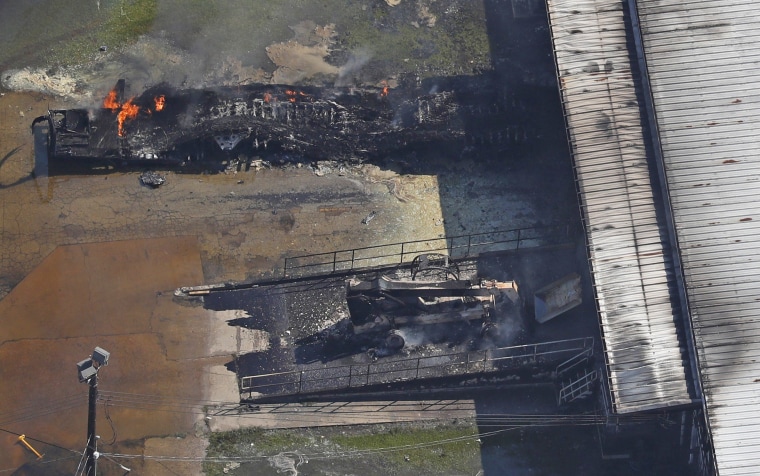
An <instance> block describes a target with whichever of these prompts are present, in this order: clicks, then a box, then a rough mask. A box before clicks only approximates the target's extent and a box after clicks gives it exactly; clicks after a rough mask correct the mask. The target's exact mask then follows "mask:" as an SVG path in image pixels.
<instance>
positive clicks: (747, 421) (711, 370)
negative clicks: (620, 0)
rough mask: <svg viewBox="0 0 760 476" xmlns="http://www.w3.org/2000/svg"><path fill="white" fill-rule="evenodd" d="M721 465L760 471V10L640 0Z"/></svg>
mask: <svg viewBox="0 0 760 476" xmlns="http://www.w3.org/2000/svg"><path fill="white" fill-rule="evenodd" d="M637 10H638V16H639V20H640V23H641V35H642V40H643V45H644V52H645V54H646V64H647V70H648V74H649V79H650V86H651V89H652V96H653V102H654V110H655V114H656V117H657V126H658V128H659V134H660V141H661V144H662V156H663V161H664V165H665V170H666V176H667V185H668V189H669V193H670V196H671V205H672V210H673V216H674V222H675V227H676V234H677V236H678V244H679V246H680V253H681V257H682V262H683V265H684V275H685V276H684V277H685V282H686V288H687V296H688V300H689V307H690V311H691V318H692V325H693V329H694V335H695V339H696V341H697V349H698V355H699V368H700V373H701V377H702V389H703V392H704V395H705V406H706V413H707V418H708V422H709V427H710V431H711V434H712V440H713V446H714V450H715V460H716V466H717V470H718V472H719V474H721V475H728V474H732V475H733V474H752V475H754V474H757V473H758V471H760V470H759V469H758V468H760V284H758V278H759V277H760V258H759V256H760V216H759V214H758V212H759V211H760V136H759V134H758V125H759V124H760V66H759V64H760V63H759V62H760V9H758V4H757V2H756V1H750V0H699V1H684V0H637Z"/></svg>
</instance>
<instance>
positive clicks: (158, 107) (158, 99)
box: [153, 94, 166, 112]
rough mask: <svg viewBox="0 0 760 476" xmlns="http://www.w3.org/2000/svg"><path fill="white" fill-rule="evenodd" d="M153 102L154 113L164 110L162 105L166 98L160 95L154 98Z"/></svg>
mask: <svg viewBox="0 0 760 476" xmlns="http://www.w3.org/2000/svg"><path fill="white" fill-rule="evenodd" d="M153 102H154V103H155V104H156V112H158V111H161V110H163V109H164V104H166V96H164V95H163V94H162V95H160V96H157V97H154V98H153Z"/></svg>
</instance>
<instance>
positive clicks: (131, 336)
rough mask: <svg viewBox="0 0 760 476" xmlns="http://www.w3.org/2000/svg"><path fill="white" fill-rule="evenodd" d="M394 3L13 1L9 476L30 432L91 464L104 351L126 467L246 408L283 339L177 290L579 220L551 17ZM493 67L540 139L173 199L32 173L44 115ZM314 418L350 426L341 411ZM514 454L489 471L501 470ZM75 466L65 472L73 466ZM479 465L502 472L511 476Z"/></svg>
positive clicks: (8, 155)
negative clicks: (126, 100)
mask: <svg viewBox="0 0 760 476" xmlns="http://www.w3.org/2000/svg"><path fill="white" fill-rule="evenodd" d="M391 3H397V2H386V1H381V0H373V1H365V2H345V1H341V0H330V1H325V2H322V3H321V4H315V3H313V2H304V1H298V0H293V1H286V2H275V4H273V2H253V3H250V2H237V1H233V0H229V1H219V2H193V5H192V8H190V7H188V6H187V4H185V3H184V2H183V3H182V4H181V5H180V4H178V2H174V1H172V0H162V1H158V2H153V1H148V0H140V1H132V2H129V1H119V2H117V1H106V0H102V1H97V2H95V1H93V2H84V3H81V2H80V3H77V4H76V6H72V5H69V4H68V2H57V1H40V2H31V3H28V4H24V5H23V6H22V5H20V4H19V5H16V4H8V2H5V3H3V4H2V7H0V24H1V25H0V26H2V28H0V32H2V37H0V41H2V42H3V44H4V46H8V47H7V48H2V49H0V51H2V53H0V70H3V71H4V72H3V75H2V78H0V79H2V88H0V93H1V94H2V96H0V203H1V206H0V299H2V300H0V320H2V322H1V323H0V324H2V326H0V327H1V328H2V331H0V361H1V362H2V366H0V381H1V382H3V383H2V390H3V395H4V397H3V399H2V401H1V402H0V427H1V428H3V429H5V430H7V431H9V432H11V433H6V434H5V436H3V438H2V440H0V441H2V442H4V444H2V445H0V462H3V464H2V465H0V470H3V471H5V470H12V468H15V467H17V466H19V465H22V464H24V463H27V462H31V461H33V457H30V454H29V453H28V452H27V451H26V450H25V449H24V448H23V447H21V446H20V445H19V444H18V443H17V439H16V435H15V434H14V433H25V434H27V435H28V436H33V437H35V438H38V439H39V440H42V441H45V442H50V443H55V444H57V445H59V446H62V447H65V448H71V449H75V450H77V451H79V450H81V448H82V447H83V444H84V439H85V431H86V392H85V391H86V388H85V386H84V385H82V384H79V383H78V382H77V381H76V380H75V378H76V377H75V375H74V370H73V369H74V363H76V362H78V361H79V360H81V359H82V358H84V357H86V356H87V355H88V353H89V352H90V351H91V350H92V348H93V347H94V346H102V347H104V348H106V349H107V350H109V351H111V353H112V358H111V363H110V365H109V366H108V367H107V368H104V369H103V371H102V379H101V392H102V395H103V396H104V397H105V398H104V399H103V401H102V402H101V404H102V406H100V407H99V408H98V428H99V430H98V432H99V434H100V435H101V437H102V440H101V441H102V443H103V444H105V443H108V442H110V441H111V440H112V439H113V440H114V444H115V445H116V446H115V447H113V448H114V449H113V450H111V452H112V453H118V452H123V453H133V454H141V453H144V454H164V455H190V456H194V457H198V456H202V455H203V448H204V445H205V439H204V438H203V435H205V434H206V433H207V431H208V426H209V425H208V424H207V423H205V422H204V421H203V420H202V417H203V411H202V410H203V408H202V407H203V406H204V405H205V406H214V405H216V404H219V403H225V402H227V403H229V402H234V401H235V400H236V399H237V387H236V383H235V379H234V374H232V373H231V372H229V370H228V369H227V368H226V367H225V364H227V363H229V361H230V359H231V357H232V356H235V355H240V354H243V353H246V352H252V351H256V350H261V349H263V348H264V347H266V346H267V345H268V336H267V335H265V334H263V333H261V332H256V331H257V329H247V328H245V327H241V326H230V325H228V322H227V321H228V320H230V319H235V318H239V317H240V316H234V315H233V316H219V315H216V314H210V313H209V311H208V310H205V309H203V308H202V307H200V306H197V305H196V306H194V305H189V304H187V303H178V302H176V301H175V300H174V298H173V297H172V291H173V290H174V289H175V288H177V287H180V286H186V285H197V284H202V283H215V282H222V281H241V280H250V279H254V278H262V277H267V278H273V277H277V276H280V275H282V273H283V271H282V270H283V260H284V258H285V257H288V256H294V255H301V254H306V253H317V252H325V251H333V250H339V249H349V248H355V247H361V246H368V245H374V244H377V243H393V242H402V241H409V240H416V239H429V238H437V237H441V236H452V235H461V234H464V233H478V232H484V231H492V230H493V229H511V228H519V227H531V226H539V225H546V224H554V223H564V222H566V221H571V222H572V221H576V220H577V217H578V212H577V207H576V203H575V199H576V198H575V193H574V190H575V189H574V184H573V177H572V173H571V169H570V162H569V156H568V153H567V146H566V140H565V133H564V126H563V123H562V117H561V112H560V108H559V105H558V93H557V91H556V84H555V78H554V67H553V64H552V59H551V56H550V54H551V53H550V49H549V41H548V30H547V29H546V25H545V16H544V15H543V12H542V11H541V9H538V10H537V11H532V10H531V8H527V9H525V8H522V7H521V8H517V9H515V8H513V7H514V5H513V2H511V1H506V0H486V1H483V2H474V3H473V2H469V1H467V2H465V1H461V0H437V1H433V0H429V1H428V0H406V1H402V2H400V5H398V6H395V7H392V6H390V4H391ZM517 3H518V4H520V5H522V6H523V7H525V5H528V7H530V4H531V2H517ZM533 3H536V2H533ZM146 18H147V20H146ZM138 34H142V35H143V36H140V37H139V38H138ZM101 46H105V47H106V51H101V48H100V47H101ZM483 71H490V72H493V73H495V76H494V77H495V80H496V81H500V84H503V86H504V87H505V88H506V89H507V90H508V91H509V92H510V94H506V95H502V96H501V97H500V99H499V100H502V101H503V100H505V99H506V98H511V97H515V95H516V96H517V97H518V98H523V99H525V101H524V102H523V103H522V105H521V106H520V107H521V108H522V111H523V112H522V113H521V114H523V117H524V118H525V121H526V123H529V124H530V125H531V128H530V130H531V134H530V138H529V139H530V140H526V142H525V143H524V144H522V145H520V147H516V148H512V147H502V146H500V144H498V143H497V144H495V146H494V144H490V143H489V142H488V140H487V139H486V138H485V137H481V138H480V139H478V140H476V141H474V142H473V143H471V144H465V147H463V148H462V149H458V150H455V151H449V152H448V153H447V152H446V151H444V152H440V151H437V152H436V153H435V154H430V153H428V154H427V155H425V154H423V153H415V152H414V151H410V152H409V153H407V154H403V155H400V156H391V157H387V158H385V159H384V160H382V161H379V162H378V163H376V164H363V165H361V166H356V167H352V168H349V169H348V170H346V171H345V172H344V173H338V172H337V168H336V167H334V164H325V165H324V167H320V168H313V167H309V166H308V161H306V163H307V166H301V167H298V166H296V165H288V166H275V167H272V168H262V169H256V168H252V169H251V170H248V171H245V170H244V171H239V172H236V171H228V173H223V172H222V173H202V171H193V173H187V172H186V171H182V170H177V169H168V170H159V172H161V173H162V174H165V175H166V177H167V181H166V183H165V184H164V185H162V186H161V187H159V188H157V189H151V188H147V187H143V186H141V185H140V183H139V179H138V177H139V175H140V173H141V171H142V170H135V169H125V170H124V169H119V170H109V169H97V168H96V169H92V168H90V169H79V168H69V169H64V170H63V171H61V170H54V169H52V168H48V169H47V170H48V173H47V174H45V173H40V171H41V170H44V168H43V169H39V168H38V169H37V170H38V173H37V174H33V173H32V172H33V170H34V169H35V164H37V165H39V164H40V161H41V158H40V156H39V151H40V148H39V147H38V148H37V153H35V148H34V137H33V136H32V134H31V131H30V128H29V126H30V123H31V120H32V119H33V118H34V117H37V116H39V115H41V114H44V113H45V112H46V110H47V109H48V108H57V107H62V108H66V107H74V106H94V105H97V104H99V102H100V101H101V99H102V97H103V96H104V95H105V93H106V92H107V91H108V90H109V89H110V88H111V87H112V86H113V84H114V82H115V81H116V79H118V78H126V79H127V81H128V84H129V85H130V88H131V92H132V93H134V94H138V93H139V92H141V90H142V88H144V87H146V86H149V85H152V84H156V83H158V82H161V81H168V82H170V83H172V84H174V85H176V86H182V87H198V86H209V85H214V84H226V85H234V84H241V83H256V82H271V81H275V82H301V83H304V84H307V83H308V84H316V85H320V84H324V83H328V84H330V85H336V84H339V85H342V86H351V85H354V84H360V85H372V86H382V85H385V84H388V85H389V86H391V94H392V88H393V87H395V85H397V84H399V83H405V84H406V83H409V84H413V85H415V86H416V87H422V86H423V85H424V86H426V87H430V88H436V87H440V86H439V85H440V84H445V81H438V80H439V79H442V78H443V79H445V78H452V77H453V78H456V79H457V81H459V82H464V83H466V82H467V78H468V77H471V76H473V77H474V76H476V75H480V74H481V73H482V72H483ZM477 127H479V126H478V124H473V128H474V129H477ZM489 127H490V126H489ZM471 132H473V133H474V135H477V134H475V133H476V132H477V130H471ZM526 139H527V138H526ZM478 141H479V142H478ZM275 165H277V164H275ZM370 212H375V218H374V219H373V220H372V221H371V222H369V223H368V224H363V223H362V220H363V219H364V218H365V217H367V215H368V214H369V213H370ZM540 266H551V263H550V262H549V263H547V262H542V263H541V264H540ZM525 272H526V273H530V272H531V271H530V270H527V271H525ZM470 405H472V404H471V403H470ZM467 411H472V410H471V409H470V410H467ZM106 416H108V418H106ZM396 417H397V415H395V414H394V412H393V411H392V410H391V411H388V412H387V413H386V414H385V415H384V416H383V417H382V418H384V419H386V420H392V419H394V418H396ZM346 418H347V419H346V420H345V421H349V422H351V423H354V422H355V421H354V420H352V419H349V418H348V417H346ZM351 418H355V416H353V417H351ZM109 419H110V420H109ZM286 420H287V418H284V419H283V421H286ZM317 420H318V421H317V422H316V423H315V424H319V422H320V421H321V422H322V423H324V422H330V423H333V424H334V423H335V421H334V414H330V415H323V416H320V417H319V418H318V419H317ZM109 421H113V422H114V426H113V427H111V425H110V424H109ZM269 424H270V425H272V426H276V425H277V424H276V423H272V422H271V421H270V423H269ZM283 424H285V423H283ZM289 425H292V422H291V423H289ZM219 428H224V425H220V426H219ZM196 435H200V436H201V438H196ZM39 444H40V445H42V443H39ZM42 447H43V451H44V452H45V453H46V454H49V455H53V454H60V457H61V458H64V457H66V458H71V455H70V454H68V455H67V454H66V452H65V451H63V450H61V449H60V448H59V449H55V447H52V446H48V445H42ZM108 448H111V447H108ZM594 450H596V448H595V449H594ZM500 451H501V450H497V449H494V450H493V451H491V452H488V453H487V454H488V455H493V458H494V460H499V461H501V457H502V456H503V455H502V453H500ZM517 454H518V455H519V453H517ZM488 458H490V456H489V457H488ZM506 460H509V459H506ZM509 461H511V460H509ZM59 464H60V466H59V468H61V471H64V472H68V473H70V472H71V471H72V469H73V468H74V467H75V464H76V458H74V460H73V461H69V460H64V461H62V462H61V463H59ZM125 464H126V465H127V466H132V467H133V468H136V472H137V473H138V474H178V473H179V474H197V473H198V472H200V464H199V463H198V462H197V461H185V462H182V463H179V462H176V461H175V462H171V463H168V462H156V461H130V462H129V463H126V462H125ZM510 464H512V463H510ZM514 464H515V465H517V464H518V463H514ZM520 464H524V465H528V466H530V465H532V464H534V462H530V461H528V460H527V459H526V460H524V461H523V463H520ZM51 467H52V466H47V467H41V466H40V467H38V472H39V471H42V474H53V473H54V472H53V471H52V470H50V468H51ZM100 467H101V468H102V471H103V472H104V473H103V474H109V473H108V471H110V472H112V473H113V474H117V473H116V469H118V468H116V467H115V466H113V465H111V466H109V464H108V463H107V462H104V461H101V466H100ZM483 467H488V468H491V469H490V470H489V472H493V474H500V473H499V470H498V469H494V468H501V467H502V466H498V465H497V466H487V465H486V464H485V463H483ZM40 468H42V469H40ZM366 469H367V471H368V472H369V471H370V468H369V466H368V467H367V468H366ZM30 471H32V469H30ZM494 471H495V472H494ZM338 472H340V470H338ZM118 474H121V473H118ZM538 474H541V473H538ZM544 474H551V473H544ZM579 474H580V473H579Z"/></svg>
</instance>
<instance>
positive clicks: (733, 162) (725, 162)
mask: <svg viewBox="0 0 760 476" xmlns="http://www.w3.org/2000/svg"><path fill="white" fill-rule="evenodd" d="M723 163H724V164H738V163H739V161H738V160H735V159H726V160H724V161H723Z"/></svg>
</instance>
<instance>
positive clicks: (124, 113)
mask: <svg viewBox="0 0 760 476" xmlns="http://www.w3.org/2000/svg"><path fill="white" fill-rule="evenodd" d="M134 99H135V98H131V99H130V100H129V101H127V102H125V103H124V104H119V101H117V94H116V89H112V90H111V92H109V93H108V96H106V98H105V99H104V100H103V107H105V108H106V109H110V110H111V112H113V113H116V112H118V113H119V114H118V116H117V119H118V121H119V137H124V121H126V120H127V119H134V118H135V117H137V113H138V112H140V106H138V105H137V104H134V103H133V102H132V101H133V100H134ZM153 103H154V104H155V108H156V112H158V111H161V110H163V109H164V106H165V105H166V96H164V95H163V94H162V95H160V96H155V97H154V98H153ZM144 110H145V112H146V113H148V114H151V113H152V112H153V111H151V110H150V109H148V108H145V109H144Z"/></svg>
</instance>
